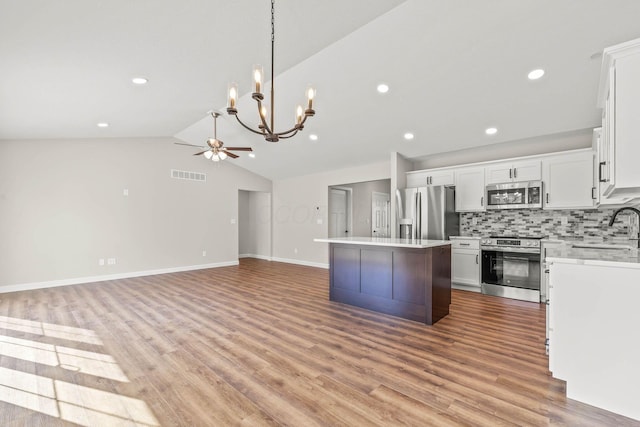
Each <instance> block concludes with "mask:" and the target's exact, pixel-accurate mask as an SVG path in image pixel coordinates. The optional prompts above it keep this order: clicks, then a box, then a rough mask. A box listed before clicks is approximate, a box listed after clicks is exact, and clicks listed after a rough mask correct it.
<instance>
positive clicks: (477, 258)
mask: <svg viewBox="0 0 640 427" xmlns="http://www.w3.org/2000/svg"><path fill="white" fill-rule="evenodd" d="M477 263H478V254H476V264H477Z"/></svg>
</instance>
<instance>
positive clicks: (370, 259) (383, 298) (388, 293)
mask: <svg viewBox="0 0 640 427" xmlns="http://www.w3.org/2000/svg"><path fill="white" fill-rule="evenodd" d="M314 241H315V242H326V243H329V277H330V278H329V283H330V284H329V298H330V300H331V301H336V302H341V303H344V304H350V305H355V306H358V307H362V308H366V309H368V310H373V311H377V312H381V313H386V314H391V315H394V316H398V317H402V318H405V319H409V320H415V321H418V322H423V323H426V324H427V325H432V324H434V323H435V322H437V321H438V320H440V319H442V318H443V317H445V316H446V315H447V314H449V304H450V303H451V242H450V241H446V240H411V239H392V238H384V237H343V238H328V239H314Z"/></svg>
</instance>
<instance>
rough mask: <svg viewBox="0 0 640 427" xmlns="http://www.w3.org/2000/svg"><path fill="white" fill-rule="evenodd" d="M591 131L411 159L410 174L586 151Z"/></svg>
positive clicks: (559, 134)
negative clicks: (569, 151)
mask: <svg viewBox="0 0 640 427" xmlns="http://www.w3.org/2000/svg"><path fill="white" fill-rule="evenodd" d="M592 137H593V129H582V130H577V131H574V132H564V133H557V134H553V135H544V136H539V137H535V138H528V139H523V140H520V141H510V142H503V143H500V144H491V145H484V146H482V147H475V148H469V149H465V150H457V151H449V152H445V153H441V154H434V155H432V156H428V157H422V158H418V159H412V161H413V168H412V170H422V169H431V168H439V167H446V166H456V165H463V164H466V163H475V162H485V161H491V160H501V159H509V158H513V157H522V156H532V155H536V154H546V153H555V152H558V151H566V150H575V149H579V148H589V147H591V144H592Z"/></svg>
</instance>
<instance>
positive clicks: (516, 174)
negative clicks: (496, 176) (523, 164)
mask: <svg viewBox="0 0 640 427" xmlns="http://www.w3.org/2000/svg"><path fill="white" fill-rule="evenodd" d="M513 177H514V178H517V177H518V169H517V168H513Z"/></svg>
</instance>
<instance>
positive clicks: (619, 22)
mask: <svg viewBox="0 0 640 427" xmlns="http://www.w3.org/2000/svg"><path fill="white" fill-rule="evenodd" d="M269 10H270V2H269V1H268V0H261V1H258V0H234V1H223V0H209V1H204V0H184V1H181V2H176V1H173V0H110V1H108V2H103V1H97V0H57V1H54V0H20V1H16V0H0V139H34V138H37V139H41V138H47V139H60V138H95V137H108V138H112V137H145V136H149V137H150V136H176V137H177V138H179V139H181V140H184V141H188V142H190V143H195V144H203V143H204V141H205V140H206V139H207V137H209V136H211V134H212V130H211V119H210V118H209V117H207V116H206V112H207V111H209V110H211V109H215V110H224V108H225V104H226V88H227V85H228V83H229V82H231V81H237V82H238V84H239V86H240V91H241V93H248V92H249V90H250V73H251V68H252V65H253V64H254V63H262V64H263V65H264V66H265V69H266V70H267V69H268V67H269V53H270V52H269V46H270V44H269V34H270V28H269V20H270V16H269V13H270V12H269ZM639 16H640V1H637V0H607V1H602V0H580V1H578V0H517V1H514V0H482V1H478V0H440V1H435V0H408V1H401V0H349V1H338V0H323V1H300V0H298V1H295V0H278V1H277V3H276V74H277V78H276V128H278V129H281V128H285V127H287V128H288V127H290V125H292V124H293V119H294V109H295V106H296V105H297V104H298V103H301V102H302V101H304V89H305V88H306V86H307V85H308V84H309V83H311V84H313V85H314V86H315V87H316V88H317V98H316V102H315V108H316V112H317V114H316V116H315V117H314V118H311V119H309V120H308V122H307V126H306V127H305V130H304V132H303V133H302V134H299V135H297V136H296V137H294V138H292V139H290V140H283V141H281V142H279V143H277V144H273V143H268V142H265V141H264V140H263V139H261V138H260V137H259V136H258V135H253V134H250V133H248V132H247V131H245V130H243V129H242V128H241V127H240V125H239V124H237V123H236V122H235V120H234V119H233V118H232V117H228V116H226V114H225V115H224V116H223V117H221V119H220V120H219V122H218V137H219V138H220V139H222V140H223V141H225V143H226V144H227V145H229V146H237V145H250V146H252V147H253V148H254V150H255V152H256V158H255V159H251V158H249V157H248V156H247V155H246V153H241V157H240V158H238V159H236V160H233V162H235V164H238V165H240V166H242V167H245V168H247V169H249V170H252V171H254V172H256V173H258V174H260V175H263V176H266V177H269V178H274V179H278V178H284V177H290V176H296V175H301V174H307V173H313V172H319V171H323V170H330V169H339V168H345V167H350V166H355V165H359V164H367V163H373V162H379V161H384V160H387V159H388V158H389V152H390V151H398V152H400V153H402V154H404V155H405V156H407V157H410V158H414V157H420V156H426V155H429V154H435V153H442V152H447V151H452V150H459V149H464V148H471V147H478V146H482V145H486V144H494V143H499V142H505V141H517V140H521V139H525V138H530V137H535V136H540V135H549V134H554V133H560V132H568V131H574V130H579V129H585V128H589V127H594V126H597V125H598V122H599V115H600V112H599V110H598V109H597V108H596V105H595V104H596V96H597V93H596V92H597V86H598V79H599V74H600V58H596V59H592V58H591V56H592V55H593V54H595V53H598V52H601V51H602V49H603V48H605V47H607V46H610V45H613V44H617V43H620V42H623V41H626V40H630V39H634V38H638V37H640V27H639V26H638V17H639ZM538 67H541V68H544V69H545V70H546V74H545V76H544V77H543V78H542V79H541V80H538V81H534V82H533V81H529V80H527V78H526V75H527V73H528V72H529V71H530V70H532V69H534V68H538ZM138 75H142V76H145V77H148V78H149V83H148V84H147V85H146V86H142V87H139V86H134V85H133V84H131V82H130V79H131V78H132V77H134V76H138ZM379 82H386V83H388V84H389V86H390V87H391V90H390V91H389V93H387V94H386V95H379V94H378V93H377V92H376V90H375V88H376V85H377V84H378V83H379ZM253 104H254V103H253V101H252V100H250V99H248V96H245V97H244V98H243V99H241V101H240V103H239V106H240V107H239V111H240V116H241V117H242V118H243V120H245V121H247V122H251V123H256V122H257V113H256V107H255V105H253ZM100 121H106V122H109V123H110V124H111V125H110V127H109V128H107V129H99V128H97V127H96V123H97V122H100ZM488 126H496V127H497V128H498V129H499V132H498V134H496V135H494V136H492V137H489V136H486V135H485V134H484V129H485V128H486V127H488ZM406 131H411V132H413V133H414V134H415V135H416V137H415V139H414V140H413V141H411V142H406V141H404V140H403V138H402V135H403V134H404V132H406ZM310 133H315V134H318V135H319V140H318V141H317V142H311V141H310V140H309V139H308V135H309V134H310ZM176 149H177V150H179V151H180V150H181V151H182V152H184V155H190V154H191V153H192V150H191V149H190V148H189V147H176ZM194 150H195V149H194ZM179 151H178V152H179ZM205 161H206V160H204V159H203V162H205Z"/></svg>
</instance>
